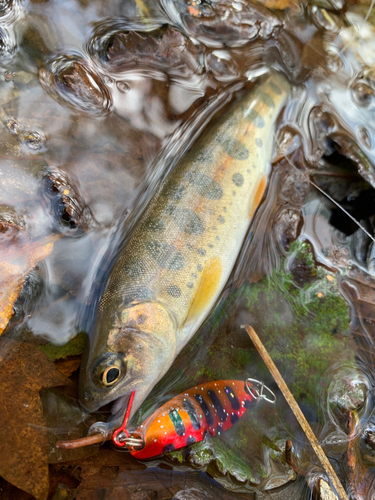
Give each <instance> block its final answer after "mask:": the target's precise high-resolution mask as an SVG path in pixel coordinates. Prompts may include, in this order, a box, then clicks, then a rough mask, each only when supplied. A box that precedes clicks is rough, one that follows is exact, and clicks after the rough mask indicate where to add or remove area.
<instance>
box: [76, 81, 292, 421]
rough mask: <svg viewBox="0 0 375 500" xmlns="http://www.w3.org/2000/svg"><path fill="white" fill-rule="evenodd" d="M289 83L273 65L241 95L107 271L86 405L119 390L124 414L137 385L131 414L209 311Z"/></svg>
mask: <svg viewBox="0 0 375 500" xmlns="http://www.w3.org/2000/svg"><path fill="white" fill-rule="evenodd" d="M289 90H290V87H289V84H288V83H287V81H286V80H285V78H284V77H283V76H282V75H281V74H279V73H276V72H270V73H269V74H268V75H267V76H265V77H263V78H261V79H260V80H259V82H258V85H257V86H256V88H255V89H254V90H253V91H252V92H249V93H247V94H246V95H244V96H243V97H242V98H241V99H237V100H235V101H234V102H233V103H232V105H231V107H230V109H229V110H228V111H227V112H226V113H223V115H222V116H221V117H220V118H218V119H217V120H215V122H214V123H213V124H212V125H211V126H210V128H209V130H208V131H207V132H206V133H205V134H203V135H202V136H201V137H200V138H199V140H197V142H196V143H195V144H194V146H193V147H191V148H190V149H189V150H188V151H187V153H186V154H185V155H184V157H183V158H181V160H180V162H179V163H178V164H177V165H176V166H175V168H174V169H173V170H172V172H171V173H170V174H169V176H168V177H167V179H166V181H165V182H164V183H163V184H162V185H161V186H160V188H159V190H158V191H157V193H156V194H155V196H154V197H153V199H152V200H151V202H150V204H149V205H148V206H147V208H146V210H145V212H144V213H143V215H142V216H141V217H140V219H139V221H138V223H137V224H136V226H135V227H134V230H133V233H132V234H131V236H130V238H129V240H128V241H127V243H126V244H125V246H124V247H123V249H122V250H121V251H120V253H119V256H118V258H117V260H116V262H115V265H114V266H113V268H112V270H111V272H110V274H109V277H108V279H107V282H106V288H105V292H104V294H103V296H102V298H101V300H100V303H99V307H98V312H97V316H96V321H95V327H94V331H93V332H92V334H91V336H90V344H89V345H88V346H87V348H86V351H85V353H84V357H83V360H82V364H81V369H80V400H81V403H82V405H83V406H84V407H85V408H86V409H87V410H89V411H95V410H97V409H98V408H99V407H100V406H103V405H105V404H108V403H110V402H111V401H114V400H117V401H116V403H115V404H114V405H113V407H112V412H113V413H114V414H117V412H120V410H121V409H123V408H124V406H126V404H127V401H128V398H129V396H130V394H131V393H132V392H133V391H135V398H134V404H133V407H132V414H133V413H134V412H135V411H136V410H137V408H138V407H139V406H140V405H141V404H142V402H143V401H144V400H145V398H146V397H147V395H148V394H149V393H150V391H151V390H152V388H153V387H154V385H155V384H156V383H157V382H158V381H159V380H160V379H161V378H162V376H163V375H164V374H165V373H166V372H167V371H168V369H169V368H170V366H171V364H172V363H173V361H174V359H175V358H176V356H177V355H178V353H179V352H180V351H181V349H182V348H183V347H184V346H185V345H186V343H187V342H188V341H189V340H190V339H191V337H192V336H193V335H194V333H195V332H196V331H197V330H198V328H199V326H200V325H201V324H202V322H203V321H204V320H205V319H206V317H207V316H208V314H209V312H210V310H211V309H212V307H213V306H214V304H215V302H216V300H217V299H218V297H219V295H220V293H221V292H222V290H223V288H224V287H225V284H226V282H227V280H228V278H229V276H230V273H231V272H232V269H233V266H234V264H235V262H236V259H237V257H238V254H239V252H240V249H241V247H242V244H243V241H244V239H245V236H246V233H247V231H248V229H249V225H250V222H251V219H252V216H253V214H254V212H255V210H256V209H257V207H258V205H259V203H260V201H261V199H262V196H263V194H264V191H265V189H266V186H267V180H268V174H269V172H270V168H271V159H272V155H273V149H274V131H275V126H276V121H277V118H278V116H279V114H280V112H281V110H282V108H283V106H284V104H285V102H286V99H287V97H288V95H289ZM119 418H120V419H121V415H120V413H119ZM116 425H117V426H118V421H117V420H116V419H115V420H114V421H113V422H112V423H111V424H109V427H108V430H110V429H111V428H112V429H113V428H114V426H116ZM110 426H112V427H110Z"/></svg>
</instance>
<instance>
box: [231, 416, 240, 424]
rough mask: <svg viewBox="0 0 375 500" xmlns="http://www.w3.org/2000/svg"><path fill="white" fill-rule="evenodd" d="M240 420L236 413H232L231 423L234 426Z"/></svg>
mask: <svg viewBox="0 0 375 500" xmlns="http://www.w3.org/2000/svg"><path fill="white" fill-rule="evenodd" d="M238 419H239V416H238V415H236V414H235V413H232V415H231V416H230V421H231V422H232V425H234V424H235V423H236V422H237V420H238Z"/></svg>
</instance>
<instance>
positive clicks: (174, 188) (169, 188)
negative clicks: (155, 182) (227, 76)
mask: <svg viewBox="0 0 375 500" xmlns="http://www.w3.org/2000/svg"><path fill="white" fill-rule="evenodd" d="M184 191H185V187H184V186H182V185H181V184H177V182H174V181H170V182H168V183H167V185H166V187H165V188H164V189H163V191H162V194H163V195H164V196H167V197H168V198H172V199H173V200H181V198H182V197H183V195H184Z"/></svg>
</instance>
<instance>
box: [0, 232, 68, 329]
mask: <svg viewBox="0 0 375 500" xmlns="http://www.w3.org/2000/svg"><path fill="white" fill-rule="evenodd" d="M20 233H21V234H20V235H19V238H17V240H16V241H15V242H14V243H13V244H12V245H8V246H7V247H6V248H2V251H1V252H0V335H1V333H2V332H3V331H4V329H5V327H6V326H7V324H8V322H9V320H10V318H11V316H12V314H13V305H14V303H15V301H16V300H17V298H18V296H19V294H20V292H21V290H22V286H23V284H24V282H25V278H26V276H27V274H28V273H29V272H30V271H31V269H32V268H33V267H35V265H36V264H37V263H38V262H39V261H41V260H43V259H45V258H46V257H47V256H48V255H49V254H50V253H51V252H52V250H53V245H54V243H55V241H56V240H57V239H58V238H60V237H61V235H58V234H52V235H50V236H46V237H44V238H43V239H41V240H39V241H33V242H30V241H28V239H27V236H26V235H25V234H24V231H21V232H20Z"/></svg>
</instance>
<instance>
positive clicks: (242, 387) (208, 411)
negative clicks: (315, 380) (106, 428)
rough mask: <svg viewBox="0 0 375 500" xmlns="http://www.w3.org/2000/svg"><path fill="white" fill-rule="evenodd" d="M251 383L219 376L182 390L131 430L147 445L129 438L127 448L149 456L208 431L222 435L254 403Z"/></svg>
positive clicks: (185, 443)
mask: <svg viewBox="0 0 375 500" xmlns="http://www.w3.org/2000/svg"><path fill="white" fill-rule="evenodd" d="M248 387H251V384H250V383H249V382H247V383H246V382H244V381H241V380H219V381H216V382H208V383H206V384H201V385H197V386H195V387H193V388H192V389H189V390H187V391H185V392H183V393H182V394H179V395H178V396H176V397H174V398H173V399H171V400H170V401H168V402H167V403H165V404H164V405H163V406H161V407H160V408H159V409H157V410H156V411H155V412H154V413H153V414H152V415H151V416H150V417H148V418H147V419H146V420H145V422H144V423H143V424H142V425H141V426H139V427H138V429H137V430H136V431H134V432H130V433H129V437H130V438H137V439H138V438H140V439H142V440H143V442H144V446H143V447H142V448H141V449H139V448H134V447H132V446H129V444H130V442H129V444H128V445H127V448H128V449H129V451H130V453H131V454H132V455H133V456H134V457H136V458H139V459H146V458H151V457H155V456H158V455H161V454H163V453H166V452H168V451H172V450H177V449H179V448H182V447H184V446H189V445H190V444H193V443H197V442H198V441H202V439H203V438H204V436H205V434H206V433H209V434H210V435H211V436H219V435H220V434H221V433H222V432H224V431H226V430H228V429H229V428H230V427H232V425H233V424H235V423H236V422H237V420H238V419H239V418H240V417H242V415H243V414H244V413H245V411H246V409H247V408H249V407H251V406H252V405H253V404H255V401H256V400H255V398H254V396H253V394H251V392H250V391H249V390H248ZM123 427H124V426H121V428H120V429H121V430H123ZM120 429H118V431H119V430H120ZM118 431H116V432H115V434H116V438H117V435H118ZM115 434H114V439H113V441H114V442H115V444H117V442H116V438H115Z"/></svg>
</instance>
